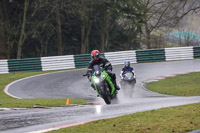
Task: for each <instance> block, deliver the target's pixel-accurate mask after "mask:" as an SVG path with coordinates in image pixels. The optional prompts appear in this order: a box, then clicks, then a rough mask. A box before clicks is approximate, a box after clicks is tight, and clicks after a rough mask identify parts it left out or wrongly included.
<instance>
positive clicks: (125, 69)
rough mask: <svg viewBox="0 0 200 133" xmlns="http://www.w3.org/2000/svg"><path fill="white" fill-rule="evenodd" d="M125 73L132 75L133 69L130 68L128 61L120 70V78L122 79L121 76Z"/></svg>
mask: <svg viewBox="0 0 200 133" xmlns="http://www.w3.org/2000/svg"><path fill="white" fill-rule="evenodd" d="M127 72H132V73H134V70H133V67H131V66H130V61H125V62H124V67H123V68H122V71H121V73H120V78H121V79H123V75H124V74H125V73H127Z"/></svg>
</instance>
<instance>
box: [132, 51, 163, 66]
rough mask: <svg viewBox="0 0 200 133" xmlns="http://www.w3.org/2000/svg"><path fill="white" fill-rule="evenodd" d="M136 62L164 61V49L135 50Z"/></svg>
mask: <svg viewBox="0 0 200 133" xmlns="http://www.w3.org/2000/svg"><path fill="white" fill-rule="evenodd" d="M136 57H137V63H144V62H159V61H165V49H149V50H136Z"/></svg>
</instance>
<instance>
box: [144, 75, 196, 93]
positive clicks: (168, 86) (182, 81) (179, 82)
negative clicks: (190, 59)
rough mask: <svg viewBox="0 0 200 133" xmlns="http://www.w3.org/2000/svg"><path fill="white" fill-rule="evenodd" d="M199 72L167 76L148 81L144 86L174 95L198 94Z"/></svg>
mask: <svg viewBox="0 0 200 133" xmlns="http://www.w3.org/2000/svg"><path fill="white" fill-rule="evenodd" d="M199 79H200V72H197V73H190V74H183V75H178V76H176V77H169V78H166V79H164V80H160V81H156V82H151V83H148V84H147V86H146V88H147V89H149V90H151V91H154V92H158V93H163V94H168V95H176V96H200V82H199Z"/></svg>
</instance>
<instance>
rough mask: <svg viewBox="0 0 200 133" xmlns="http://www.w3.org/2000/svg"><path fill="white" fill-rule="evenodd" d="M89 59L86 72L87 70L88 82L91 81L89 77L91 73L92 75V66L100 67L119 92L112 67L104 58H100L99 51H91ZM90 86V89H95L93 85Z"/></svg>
mask: <svg viewBox="0 0 200 133" xmlns="http://www.w3.org/2000/svg"><path fill="white" fill-rule="evenodd" d="M91 59H92V60H91V61H90V62H89V64H88V70H87V74H88V79H89V81H91V77H92V73H93V72H92V69H93V66H94V65H100V66H102V67H103V68H105V70H106V72H107V73H108V75H109V76H110V77H111V80H112V82H113V84H114V86H115V88H116V90H120V88H119V86H118V85H117V83H116V75H115V73H112V65H111V63H110V62H109V61H108V60H107V59H106V58H102V57H100V52H99V50H93V51H92V52H91ZM91 86H92V88H94V89H95V87H94V85H93V84H91Z"/></svg>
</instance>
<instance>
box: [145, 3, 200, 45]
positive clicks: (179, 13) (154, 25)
mask: <svg viewBox="0 0 200 133" xmlns="http://www.w3.org/2000/svg"><path fill="white" fill-rule="evenodd" d="M143 3H144V6H145V7H146V8H147V11H146V14H147V15H148V17H147V19H146V20H145V26H144V28H143V31H144V32H143V33H144V34H143V35H144V37H145V39H146V45H147V48H151V40H152V39H151V34H152V32H153V31H155V30H157V29H158V28H160V27H174V26H175V25H176V24H178V23H179V22H180V20H181V19H182V18H183V17H184V16H186V15H187V14H188V13H190V12H192V11H196V10H197V9H200V2H199V0H190V1H189V0H178V1H177V0H143Z"/></svg>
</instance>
